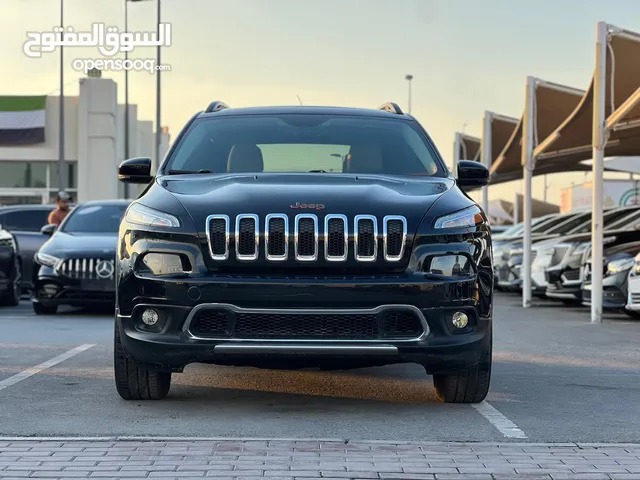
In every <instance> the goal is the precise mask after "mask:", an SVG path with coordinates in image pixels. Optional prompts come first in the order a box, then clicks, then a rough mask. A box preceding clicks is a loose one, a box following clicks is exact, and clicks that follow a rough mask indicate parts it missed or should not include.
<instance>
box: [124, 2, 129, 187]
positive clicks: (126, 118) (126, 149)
mask: <svg viewBox="0 0 640 480" xmlns="http://www.w3.org/2000/svg"><path fill="white" fill-rule="evenodd" d="M128 6H129V1H128V0H124V32H125V33H129V8H128ZM128 58H129V52H128V51H126V50H125V52H124V59H125V61H126V60H127V59H128ZM124 158H125V160H126V159H127V158H129V70H125V71H124ZM124 198H129V184H128V183H125V184H124Z"/></svg>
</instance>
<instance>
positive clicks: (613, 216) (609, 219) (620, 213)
mask: <svg viewBox="0 0 640 480" xmlns="http://www.w3.org/2000/svg"><path fill="white" fill-rule="evenodd" d="M631 212H632V209H627V208H625V209H621V210H614V211H612V212H606V213H605V214H604V216H603V217H602V220H603V222H602V223H603V225H604V228H605V230H606V229H608V228H610V227H611V224H612V223H614V222H616V221H617V220H620V219H621V218H624V217H626V216H627V215H629V214H630V213H631ZM590 231H591V215H589V221H588V222H586V223H585V224H584V225H582V226H581V227H580V228H577V229H575V230H572V231H571V233H589V232H590Z"/></svg>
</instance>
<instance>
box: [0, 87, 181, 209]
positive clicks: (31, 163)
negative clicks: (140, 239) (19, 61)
mask: <svg viewBox="0 0 640 480" xmlns="http://www.w3.org/2000/svg"><path fill="white" fill-rule="evenodd" d="M4 98H5V99H7V98H10V97H4ZM117 98H118V97H117V85H116V83H115V82H114V81H113V80H110V79H105V78H94V77H87V78H82V79H80V93H79V95H78V96H75V97H71V96H68V97H67V96H66V97H65V102H64V105H65V106H64V115H65V154H64V157H65V163H66V169H65V170H66V171H65V187H66V188H65V189H66V190H67V191H68V192H70V193H71V194H72V196H73V197H74V201H76V202H86V201H88V200H105V199H111V198H124V185H123V184H122V183H120V182H118V178H117V166H118V165H119V164H120V162H122V161H123V160H124V159H125V158H124V150H125V145H124V110H125V106H124V105H118V103H117ZM59 105H60V97H53V96H49V97H47V98H46V104H45V111H44V113H42V112H40V113H41V117H42V115H43V116H44V120H43V121H44V142H43V143H30V144H25V145H15V146H14V145H7V144H6V143H0V205H3V204H4V205H7V204H15V203H49V202H52V201H55V196H56V194H57V193H58V190H59V186H58V155H59V153H58V138H59V114H60V113H59ZM11 113H13V114H14V118H15V114H16V112H9V115H8V116H9V117H11ZM31 117H34V116H33V115H31ZM5 118H6V116H5ZM20 120H21V121H22V122H24V120H25V119H24V118H21V119H20ZM27 121H28V122H31V121H36V122H37V121H38V120H33V118H28V119H27ZM39 121H42V118H40V120H39ZM28 126H29V127H33V126H34V125H33V124H29V125H28ZM6 127H7V125H6V122H4V124H3V122H2V121H0V129H3V128H6ZM129 127H130V130H129V157H151V158H154V157H155V132H154V130H153V122H152V121H146V120H141V119H138V106H137V105H133V104H129ZM9 128H11V126H10V127H9ZM16 128H17V127H16ZM4 132H5V133H6V132H7V130H6V129H5V130H4ZM10 133H11V132H10ZM169 140H170V138H169V133H168V131H167V129H166V127H165V128H163V135H162V146H161V153H162V155H163V156H164V154H165V152H166V151H167V149H168V146H169ZM142 188H144V187H138V186H135V185H132V186H130V188H129V190H130V191H129V195H128V196H129V198H135V197H136V196H137V194H138V193H139V192H140V191H141V189H142Z"/></svg>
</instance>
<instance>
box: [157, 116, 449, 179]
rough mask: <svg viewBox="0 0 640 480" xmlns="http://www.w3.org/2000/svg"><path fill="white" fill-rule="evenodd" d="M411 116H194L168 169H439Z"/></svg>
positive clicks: (422, 171)
mask: <svg viewBox="0 0 640 480" xmlns="http://www.w3.org/2000/svg"><path fill="white" fill-rule="evenodd" d="M436 158H437V157H436V153H435V151H434V149H433V147H432V146H431V144H430V143H429V141H428V139H427V138H426V137H425V136H424V134H423V133H422V132H421V131H419V130H418V128H417V127H416V126H415V125H414V124H413V123H411V122H406V121H401V120H396V119H385V118H367V117H349V116H330V115H293V114H287V115H280V116H270V115H255V116H238V117H225V118H213V119H211V118H209V119H200V120H198V121H196V122H195V123H194V124H193V125H192V126H191V127H190V128H189V130H188V131H187V133H186V134H185V136H184V138H183V139H182V140H181V141H180V143H179V144H178V146H177V149H176V151H175V152H174V153H173V154H172V156H171V157H170V159H169V161H168V163H167V166H166V167H165V173H166V172H167V171H168V170H188V171H198V170H203V169H204V170H211V171H212V172H214V173H233V172H247V173H254V172H318V171H322V172H332V173H343V172H345V173H374V174H375V173H381V174H390V175H437V174H440V175H442V174H443V172H442V170H441V169H440V166H439V163H438V161H437V160H436Z"/></svg>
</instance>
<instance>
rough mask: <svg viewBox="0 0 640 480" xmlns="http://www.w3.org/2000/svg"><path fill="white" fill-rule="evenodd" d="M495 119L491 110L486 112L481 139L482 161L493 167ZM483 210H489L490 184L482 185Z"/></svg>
mask: <svg viewBox="0 0 640 480" xmlns="http://www.w3.org/2000/svg"><path fill="white" fill-rule="evenodd" d="M492 121H493V114H492V113H491V112H484V119H483V121H482V140H481V141H480V161H481V162H482V164H483V165H484V166H485V167H487V168H491V152H492V146H491V122H492ZM482 210H484V211H485V212H488V211H489V186H488V185H485V186H484V187H482Z"/></svg>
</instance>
